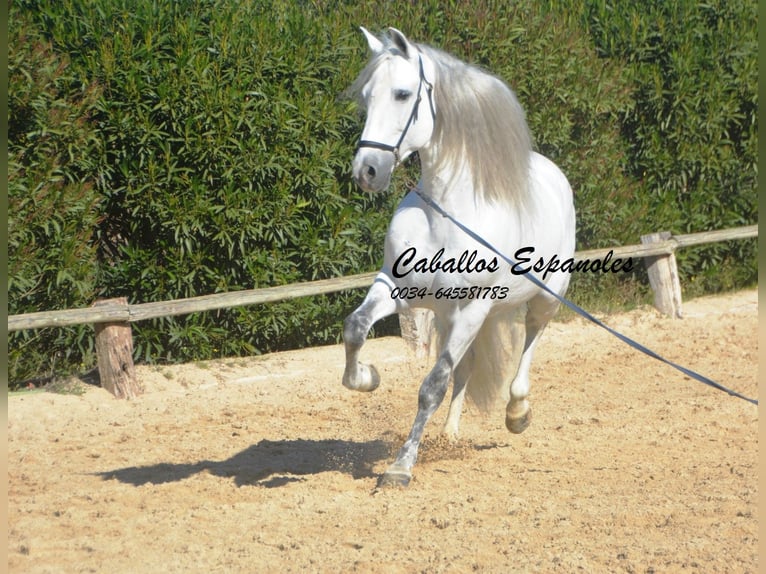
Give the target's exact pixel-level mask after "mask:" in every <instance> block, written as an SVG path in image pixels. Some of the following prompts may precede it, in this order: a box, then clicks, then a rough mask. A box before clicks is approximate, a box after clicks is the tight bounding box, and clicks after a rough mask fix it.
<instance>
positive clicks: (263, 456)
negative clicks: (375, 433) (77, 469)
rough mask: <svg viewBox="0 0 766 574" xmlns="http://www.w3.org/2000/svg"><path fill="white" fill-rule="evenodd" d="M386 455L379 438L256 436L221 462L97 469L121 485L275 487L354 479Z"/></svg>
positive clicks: (386, 445) (370, 473)
mask: <svg viewBox="0 0 766 574" xmlns="http://www.w3.org/2000/svg"><path fill="white" fill-rule="evenodd" d="M390 455H391V444H390V443H388V442H385V441H382V440H372V441H368V442H353V441H347V440H330V439H327V440H306V439H294V440H278V441H272V440H265V439H264V440H261V441H260V442H258V443H257V444H254V445H253V446H250V447H248V448H246V449H245V450H243V451H242V452H239V453H237V454H235V455H234V456H232V457H231V458H228V459H226V460H221V461H214V460H201V461H199V462H195V463H187V464H172V463H159V464H153V465H148V466H132V467H127V468H120V469H116V470H108V471H104V472H99V473H96V476H100V477H101V478H103V479H104V480H119V481H120V482H123V483H126V484H132V485H134V486H141V485H144V484H164V483H168V482H179V481H181V480H184V479H186V478H189V477H191V476H193V475H195V474H199V473H203V472H207V473H210V474H212V475H214V476H220V477H226V478H233V479H234V482H235V484H236V485H237V486H262V487H266V488H274V487H279V486H284V485H285V484H288V483H290V482H297V481H303V480H306V477H307V476H310V475H314V474H319V473H322V472H333V471H335V472H342V473H345V474H349V475H351V476H352V477H353V478H354V479H360V478H371V477H374V476H376V474H375V473H374V472H373V466H374V465H375V464H376V463H377V462H378V461H380V460H384V459H387V458H388V457H389V456H390Z"/></svg>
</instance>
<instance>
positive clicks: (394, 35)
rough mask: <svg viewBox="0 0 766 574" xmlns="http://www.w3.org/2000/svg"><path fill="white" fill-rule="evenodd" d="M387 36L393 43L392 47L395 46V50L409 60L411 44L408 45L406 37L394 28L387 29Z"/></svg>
mask: <svg viewBox="0 0 766 574" xmlns="http://www.w3.org/2000/svg"><path fill="white" fill-rule="evenodd" d="M388 35H389V36H390V37H391V40H392V41H393V42H394V46H396V47H397V49H398V50H399V51H400V52H401V53H402V54H404V57H405V58H409V57H410V53H411V50H412V44H410V41H409V40H408V39H407V36H405V35H404V34H402V33H401V32H400V31H399V30H397V29H396V28H389V29H388Z"/></svg>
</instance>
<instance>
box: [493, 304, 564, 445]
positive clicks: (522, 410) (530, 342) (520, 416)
mask: <svg viewBox="0 0 766 574" xmlns="http://www.w3.org/2000/svg"><path fill="white" fill-rule="evenodd" d="M558 306H559V303H558V301H557V300H556V299H554V298H553V297H552V296H550V295H548V294H547V293H540V294H539V295H536V296H535V297H534V298H532V299H531V300H530V301H529V303H528V308H527V315H526V318H525V324H526V335H525V340H524V350H523V351H522V354H521V360H520V361H519V368H518V371H516V376H515V377H514V379H513V382H512V383H511V396H510V399H509V401H508V405H507V407H506V409H505V426H506V427H507V428H508V430H509V431H511V432H512V433H516V434H518V433H521V432H524V430H525V429H526V428H527V427H528V426H529V423H530V422H531V420H532V409H531V408H530V406H529V401H528V400H527V396H528V395H529V367H530V365H531V364H532V355H534V352H535V348H536V347H537V343H538V342H539V341H540V336H541V335H542V333H543V330H544V329H545V326H546V325H547V324H548V321H550V320H551V318H552V317H553V316H554V315H555V314H556V310H557V309H558Z"/></svg>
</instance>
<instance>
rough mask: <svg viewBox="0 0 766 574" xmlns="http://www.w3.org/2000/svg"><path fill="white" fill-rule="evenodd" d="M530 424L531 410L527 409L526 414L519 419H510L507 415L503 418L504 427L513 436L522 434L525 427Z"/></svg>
mask: <svg viewBox="0 0 766 574" xmlns="http://www.w3.org/2000/svg"><path fill="white" fill-rule="evenodd" d="M531 422H532V409H527V412H526V413H524V414H523V415H522V416H520V417H514V418H511V417H510V416H509V415H506V417H505V426H506V427H507V428H508V430H509V431H511V432H512V433H513V434H521V433H523V432H524V431H525V430H527V427H528V426H529V423H531Z"/></svg>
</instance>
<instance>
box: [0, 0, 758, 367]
mask: <svg viewBox="0 0 766 574" xmlns="http://www.w3.org/2000/svg"><path fill="white" fill-rule="evenodd" d="M506 4H507V3H505V2H493V1H492V0H483V1H475V2H470V3H468V2H457V1H453V2H448V3H444V2H436V1H434V0H429V1H425V2H412V3H409V2H397V3H377V2H375V3H373V2H369V3H367V2H361V3H360V2H353V3H346V2H321V1H315V2H298V3H296V2H286V1H275V2H255V1H244V2H232V1H231V0H208V1H192V0H186V1H184V0H154V1H153V2H138V3H136V2H131V1H127V0H94V1H93V2H74V1H56V2H53V1H48V2H46V1H42V0H26V1H17V2H13V3H12V4H11V6H10V8H9V12H10V19H9V31H10V41H9V46H10V50H9V230H8V233H9V312H10V313H11V314H16V313H27V312H33V311H40V310H53V309H64V308H74V307H84V306H88V305H90V303H92V301H93V300H94V299H95V298H98V297H115V296H121V295H124V296H127V297H128V299H129V300H130V301H131V302H134V303H140V302H148V301H162V300H168V299H176V298H184V297H190V296H194V295H202V294H209V293H215V292H225V291H234V290H240V289H249V288H254V287H265V286H273V285H282V284H287V283H292V282H298V281H305V280H312V279H320V278H326V277H335V276H341V275H349V274H353V273H359V272H364V271H371V270H374V269H376V268H377V267H378V266H379V264H380V262H381V259H382V242H383V236H384V234H385V229H386V225H387V223H388V221H389V219H390V217H391V213H392V211H393V208H394V206H395V204H396V203H397V201H398V199H399V198H400V197H401V195H402V193H403V191H404V189H405V188H406V186H407V183H408V182H409V181H410V180H412V179H413V178H416V177H417V165H416V162H412V164H411V165H409V166H407V169H405V170H402V172H401V173H400V174H399V175H398V177H397V179H396V180H395V182H394V186H393V190H392V193H391V194H388V195H380V196H375V197H369V196H367V195H364V194H362V193H360V192H359V191H358V190H357V189H356V188H355V186H354V184H353V182H352V181H351V177H350V171H349V167H350V161H351V157H352V154H353V146H354V143H355V140H356V138H357V137H358V134H359V131H360V129H361V122H362V118H361V116H360V114H359V111H358V110H357V109H356V106H355V104H354V103H353V101H351V100H350V99H347V98H343V97H342V94H343V92H344V90H345V89H346V88H347V87H348V86H349V85H350V83H351V82H352V80H353V78H354V77H355V75H356V73H358V71H359V70H360V69H361V68H362V66H363V65H364V62H365V61H366V58H367V53H366V45H365V43H364V40H363V38H362V37H361V35H360V34H359V32H358V30H357V29H356V25H357V24H364V25H365V26H367V27H368V28H371V29H373V30H375V29H378V28H382V27H384V26H387V25H394V26H396V27H398V28H400V29H402V30H403V31H404V32H405V33H407V34H409V35H410V36H411V37H412V38H413V39H414V40H416V41H422V42H426V43H430V44H433V45H436V46H439V47H442V48H444V49H445V50H447V51H450V52H452V53H454V54H456V55H458V56H460V57H462V58H464V59H466V60H468V61H471V62H475V63H478V64H480V65H481V66H483V67H485V68H487V69H489V70H492V71H493V72H495V73H497V74H499V75H500V76H501V77H503V78H504V79H505V80H506V81H507V82H508V83H509V84H510V85H511V86H512V87H514V88H515V89H516V91H517V93H518V95H519V98H520V100H521V101H522V104H523V105H524V107H525V109H526V110H527V114H528V120H529V124H530V127H531V130H532V133H533V136H534V138H535V144H536V147H537V148H538V149H539V150H540V151H541V152H542V153H544V154H546V155H548V156H549V157H551V158H552V159H553V160H554V161H556V162H557V163H559V165H561V166H562V168H563V169H564V171H565V172H566V173H567V175H568V176H569V178H570V181H571V182H572V184H573V187H574V189H575V191H576V204H577V209H578V248H579V249H587V248H593V247H600V246H608V245H617V244H626V243H635V242H637V240H638V237H639V235H641V234H642V233H649V232H653V231H659V230H670V231H673V232H676V233H686V232H692V231H702V230H707V229H719V228H724V227H733V226H737V225H742V224H747V223H753V222H755V221H756V191H755V185H756V184H755V181H756V160H755V157H756V146H757V139H756V133H757V129H756V111H757V90H756V77H757V76H756V62H757V60H756V49H755V46H756V18H755V10H756V7H755V3H754V2H747V1H743V0H734V1H730V2H717V3H716V2H713V3H707V4H705V5H700V4H697V3H695V2H688V1H687V2H674V3H656V5H655V3H652V4H651V6H650V7H649V8H646V7H641V8H640V9H639V8H637V7H636V5H635V4H634V3H630V2H625V1H621V2H614V3H607V2H604V1H600V0H568V1H565V2H549V3H546V2H531V1H525V2H519V3H517V4H516V5H515V6H513V7H510V8H509V7H508V6H507V5H506ZM680 266H681V274H682V282H683V284H684V287H685V288H688V289H690V292H691V293H692V294H698V293H703V292H711V291H716V290H720V289H725V288H731V287H737V286H742V285H748V284H752V283H754V282H755V279H756V263H755V242H749V241H748V242H736V243H735V242H733V243H732V244H719V245H716V246H712V247H706V248H699V249H693V250H686V251H684V252H683V253H681V254H680ZM637 273H638V275H639V276H638V277H627V278H624V277H623V278H617V277H598V276H592V275H587V276H586V275H583V276H577V277H576V278H575V281H574V283H573V287H572V290H571V291H570V294H571V295H572V297H573V298H574V299H575V300H577V301H578V302H586V303H589V304H590V303H594V302H596V301H598V300H601V301H602V302H603V300H604V292H607V293H608V295H607V296H606V299H607V300H609V301H611V302H614V301H618V302H621V303H626V302H629V301H636V300H637V299H638V300H641V301H642V300H645V298H646V293H647V287H646V284H645V277H642V276H641V275H642V272H641V271H640V270H639V271H637ZM363 296H364V291H363V290H356V291H349V292H343V293H339V294H336V295H332V296H324V297H314V298H307V299H300V300H295V301H289V302H284V303H279V304H273V305H265V306H260V307H255V308H254V307H248V308H238V309H230V310H225V311H220V312H214V313H212V312H211V313H200V314H194V315H190V316H186V317H180V318H172V319H163V320H155V321H146V322H141V323H136V324H134V339H135V344H136V355H137V357H136V358H137V359H138V360H144V361H160V360H162V361H183V360H194V359H206V358H211V357H220V356H231V355H237V354H242V353H248V354H249V353H256V352H264V351H270V350H277V349H284V348H291V347H298V346H305V345H312V344H321V343H328V342H335V341H336V340H337V339H338V337H339V335H340V330H341V329H340V324H341V321H342V319H343V317H344V316H345V315H346V314H347V313H348V312H350V311H351V310H352V309H353V308H354V307H355V306H356V305H357V304H358V303H359V301H360V300H361V298H362V297H363ZM380 328H381V329H382V330H383V331H390V330H392V329H395V328H396V326H395V322H393V321H389V322H388V323H383V324H382V326H380ZM92 346H93V341H92V330H91V328H90V327H88V326H83V327H81V328H76V329H44V330H40V331H24V332H20V333H15V334H13V336H12V337H11V340H10V343H9V356H10V361H11V364H10V376H11V379H12V380H16V381H19V380H22V379H24V378H27V377H31V376H34V375H35V374H38V375H39V374H48V373H51V372H56V371H58V370H67V369H78V368H80V369H82V368H87V367H90V366H92V364H93V357H92Z"/></svg>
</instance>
